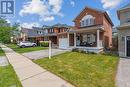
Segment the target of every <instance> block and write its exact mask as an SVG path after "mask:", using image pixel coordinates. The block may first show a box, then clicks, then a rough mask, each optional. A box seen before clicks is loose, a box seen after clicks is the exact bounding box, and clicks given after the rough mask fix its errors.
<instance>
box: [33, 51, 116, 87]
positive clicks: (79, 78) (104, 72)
mask: <svg viewBox="0 0 130 87" xmlns="http://www.w3.org/2000/svg"><path fill="white" fill-rule="evenodd" d="M34 62H35V63H37V64H39V65H40V66H41V67H43V68H45V69H47V70H49V71H51V72H53V73H54V74H56V75H58V76H60V77H62V78H63V79H65V80H67V81H69V82H70V83H72V84H74V85H75V86H76V87H115V74H116V68H117V65H118V57H116V56H106V55H96V54H93V55H92V54H82V53H77V52H67V53H64V54H60V55H57V56H54V57H52V59H50V60H49V59H48V58H44V59H39V60H34Z"/></svg>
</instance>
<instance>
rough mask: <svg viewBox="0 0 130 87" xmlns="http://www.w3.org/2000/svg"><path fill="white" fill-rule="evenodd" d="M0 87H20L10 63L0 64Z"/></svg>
mask: <svg viewBox="0 0 130 87" xmlns="http://www.w3.org/2000/svg"><path fill="white" fill-rule="evenodd" d="M0 87H22V85H21V83H20V81H19V79H18V77H17V75H16V73H15V72H14V70H13V67H12V66H11V65H8V66H5V67H1V66H0Z"/></svg>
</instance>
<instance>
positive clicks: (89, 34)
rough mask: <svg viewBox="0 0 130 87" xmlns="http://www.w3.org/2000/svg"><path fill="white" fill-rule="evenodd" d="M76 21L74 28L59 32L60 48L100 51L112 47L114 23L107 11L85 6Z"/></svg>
mask: <svg viewBox="0 0 130 87" xmlns="http://www.w3.org/2000/svg"><path fill="white" fill-rule="evenodd" d="M74 23H75V27H74V28H73V29H72V30H70V31H69V32H67V33H61V34H59V36H58V38H59V48H69V47H74V48H81V49H84V50H86V51H93V52H100V51H102V50H103V48H110V47H111V45H112V27H113V23H112V21H111V19H110V18H109V16H108V14H107V13H106V12H105V11H103V10H99V9H95V8H91V7H85V8H84V9H83V10H82V11H81V12H80V14H79V15H78V16H77V17H76V18H75V19H74Z"/></svg>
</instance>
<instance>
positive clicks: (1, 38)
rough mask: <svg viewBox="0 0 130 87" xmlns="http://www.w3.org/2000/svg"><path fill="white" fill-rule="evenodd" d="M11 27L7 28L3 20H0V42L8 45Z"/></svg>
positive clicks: (7, 25)
mask: <svg viewBox="0 0 130 87" xmlns="http://www.w3.org/2000/svg"><path fill="white" fill-rule="evenodd" d="M11 32H12V27H10V26H9V24H8V23H7V21H5V19H2V18H0V42H2V43H9V42H10V38H11V34H12V33H11Z"/></svg>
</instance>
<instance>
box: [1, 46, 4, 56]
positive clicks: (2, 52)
mask: <svg viewBox="0 0 130 87" xmlns="http://www.w3.org/2000/svg"><path fill="white" fill-rule="evenodd" d="M4 55H5V54H4V51H3V50H2V49H1V47H0V56H4Z"/></svg>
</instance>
